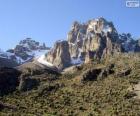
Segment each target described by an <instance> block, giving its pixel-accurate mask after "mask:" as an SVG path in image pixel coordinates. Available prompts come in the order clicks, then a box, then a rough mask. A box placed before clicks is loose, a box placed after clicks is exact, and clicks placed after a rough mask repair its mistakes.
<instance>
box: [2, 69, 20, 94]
mask: <svg viewBox="0 0 140 116" xmlns="http://www.w3.org/2000/svg"><path fill="white" fill-rule="evenodd" d="M20 74H21V73H20V72H19V71H17V70H16V69H13V68H1V69H0V96H1V95H4V94H8V93H9V92H12V91H14V90H15V89H16V87H17V86H18V84H19V80H18V76H19V75H20Z"/></svg>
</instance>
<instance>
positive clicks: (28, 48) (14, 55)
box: [5, 38, 50, 64]
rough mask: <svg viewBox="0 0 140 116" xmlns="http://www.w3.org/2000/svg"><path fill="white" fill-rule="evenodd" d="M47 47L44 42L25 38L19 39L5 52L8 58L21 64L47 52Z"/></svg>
mask: <svg viewBox="0 0 140 116" xmlns="http://www.w3.org/2000/svg"><path fill="white" fill-rule="evenodd" d="M49 49H50V48H49V47H46V45H45V43H43V44H41V43H39V42H37V41H35V40H33V39H31V38H26V39H23V40H21V41H20V42H19V44H17V45H16V46H15V47H14V48H13V49H9V50H7V51H6V52H5V54H6V56H7V57H8V58H9V59H12V60H14V61H16V62H18V63H19V64H22V63H24V62H26V61H29V60H31V59H33V58H35V57H39V56H40V55H42V54H45V53H47V51H48V50H49Z"/></svg>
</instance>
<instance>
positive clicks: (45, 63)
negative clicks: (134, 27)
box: [37, 55, 53, 67]
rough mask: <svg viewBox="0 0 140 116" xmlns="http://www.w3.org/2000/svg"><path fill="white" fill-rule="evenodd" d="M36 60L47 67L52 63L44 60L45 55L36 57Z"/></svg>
mask: <svg viewBox="0 0 140 116" xmlns="http://www.w3.org/2000/svg"><path fill="white" fill-rule="evenodd" d="M37 61H38V62H39V63H41V64H43V65H46V66H48V67H53V64H51V63H50V62H47V61H46V60H45V55H42V56H40V57H39V58H38V59H37Z"/></svg>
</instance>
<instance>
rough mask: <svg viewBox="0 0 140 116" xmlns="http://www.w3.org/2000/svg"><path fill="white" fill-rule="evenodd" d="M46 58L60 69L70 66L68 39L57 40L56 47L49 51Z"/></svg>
mask: <svg viewBox="0 0 140 116" xmlns="http://www.w3.org/2000/svg"><path fill="white" fill-rule="evenodd" d="M46 60H47V61H48V62H50V63H52V64H53V65H55V66H57V67H58V68H59V69H62V68H63V67H68V66H70V62H71V59H70V53H69V44H68V42H67V41H57V42H56V43H55V45H54V48H53V49H52V50H51V51H50V52H48V54H47V57H46Z"/></svg>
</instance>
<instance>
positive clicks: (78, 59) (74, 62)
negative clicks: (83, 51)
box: [71, 58, 83, 65]
mask: <svg viewBox="0 0 140 116" xmlns="http://www.w3.org/2000/svg"><path fill="white" fill-rule="evenodd" d="M82 63H83V61H82V60H81V59H80V58H71V64H73V65H77V64H82Z"/></svg>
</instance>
